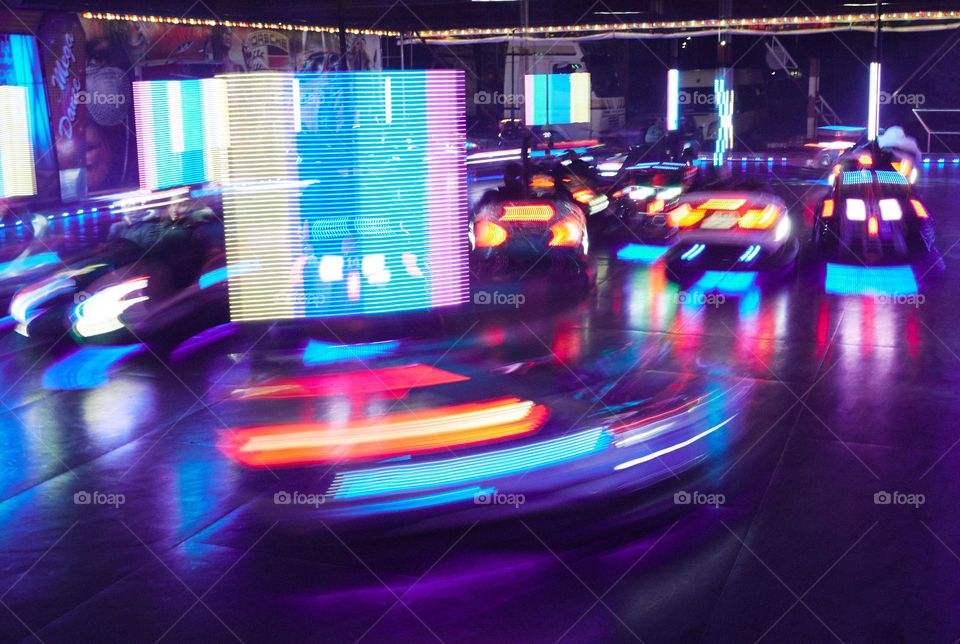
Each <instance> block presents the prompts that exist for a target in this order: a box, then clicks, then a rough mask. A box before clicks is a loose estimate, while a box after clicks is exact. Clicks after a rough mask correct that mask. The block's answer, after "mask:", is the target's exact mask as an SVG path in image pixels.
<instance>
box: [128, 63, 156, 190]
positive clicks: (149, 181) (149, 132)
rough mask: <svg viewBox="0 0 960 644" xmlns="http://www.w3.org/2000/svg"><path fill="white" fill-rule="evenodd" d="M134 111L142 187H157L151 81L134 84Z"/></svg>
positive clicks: (147, 188) (148, 188) (143, 188)
mask: <svg viewBox="0 0 960 644" xmlns="http://www.w3.org/2000/svg"><path fill="white" fill-rule="evenodd" d="M133 111H134V116H135V117H136V119H137V124H136V125H137V127H136V131H137V150H138V154H137V157H138V161H139V168H140V189H141V190H153V189H154V188H156V187H157V150H156V145H155V143H154V141H155V139H154V131H153V96H152V94H151V92H150V83H149V82H143V81H138V82H136V83H134V84H133Z"/></svg>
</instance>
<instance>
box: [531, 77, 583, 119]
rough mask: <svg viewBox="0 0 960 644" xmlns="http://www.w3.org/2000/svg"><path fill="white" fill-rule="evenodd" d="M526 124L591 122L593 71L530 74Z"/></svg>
mask: <svg viewBox="0 0 960 644" xmlns="http://www.w3.org/2000/svg"><path fill="white" fill-rule="evenodd" d="M524 89H525V96H524V105H525V106H526V121H527V125H562V124H566V123H589V122H590V74H588V73H585V72H577V73H575V74H527V75H526V77H525V78H524Z"/></svg>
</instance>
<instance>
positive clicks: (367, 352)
mask: <svg viewBox="0 0 960 644" xmlns="http://www.w3.org/2000/svg"><path fill="white" fill-rule="evenodd" d="M399 346H400V342H398V341H397V340H387V341H384V342H370V343H368V344H332V343H330V342H320V341H319V340H310V341H309V342H308V343H307V348H306V349H304V351H303V364H305V365H307V366H311V365H318V364H331V363H335V362H344V361H347V360H369V359H370V358H378V357H381V356H385V355H388V354H390V353H393V352H394V351H395V350H396V349H397V348H398V347H399Z"/></svg>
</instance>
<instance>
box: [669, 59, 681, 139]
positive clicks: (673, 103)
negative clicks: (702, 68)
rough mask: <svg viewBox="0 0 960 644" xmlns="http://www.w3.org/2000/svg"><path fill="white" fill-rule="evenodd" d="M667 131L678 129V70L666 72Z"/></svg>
mask: <svg viewBox="0 0 960 644" xmlns="http://www.w3.org/2000/svg"><path fill="white" fill-rule="evenodd" d="M667 129H668V130H670V131H671V132H675V131H676V130H678V129H680V70H678V69H671V70H668V71H667Z"/></svg>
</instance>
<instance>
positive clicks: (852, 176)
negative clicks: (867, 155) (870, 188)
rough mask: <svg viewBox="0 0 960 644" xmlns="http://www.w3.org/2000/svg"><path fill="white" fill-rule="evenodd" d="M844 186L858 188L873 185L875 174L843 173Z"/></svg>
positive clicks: (856, 171)
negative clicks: (858, 186)
mask: <svg viewBox="0 0 960 644" xmlns="http://www.w3.org/2000/svg"><path fill="white" fill-rule="evenodd" d="M842 181H843V185H845V186H857V185H864V184H868V183H873V173H871V172H870V171H869V170H853V171H850V172H844V173H843V179H842Z"/></svg>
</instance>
